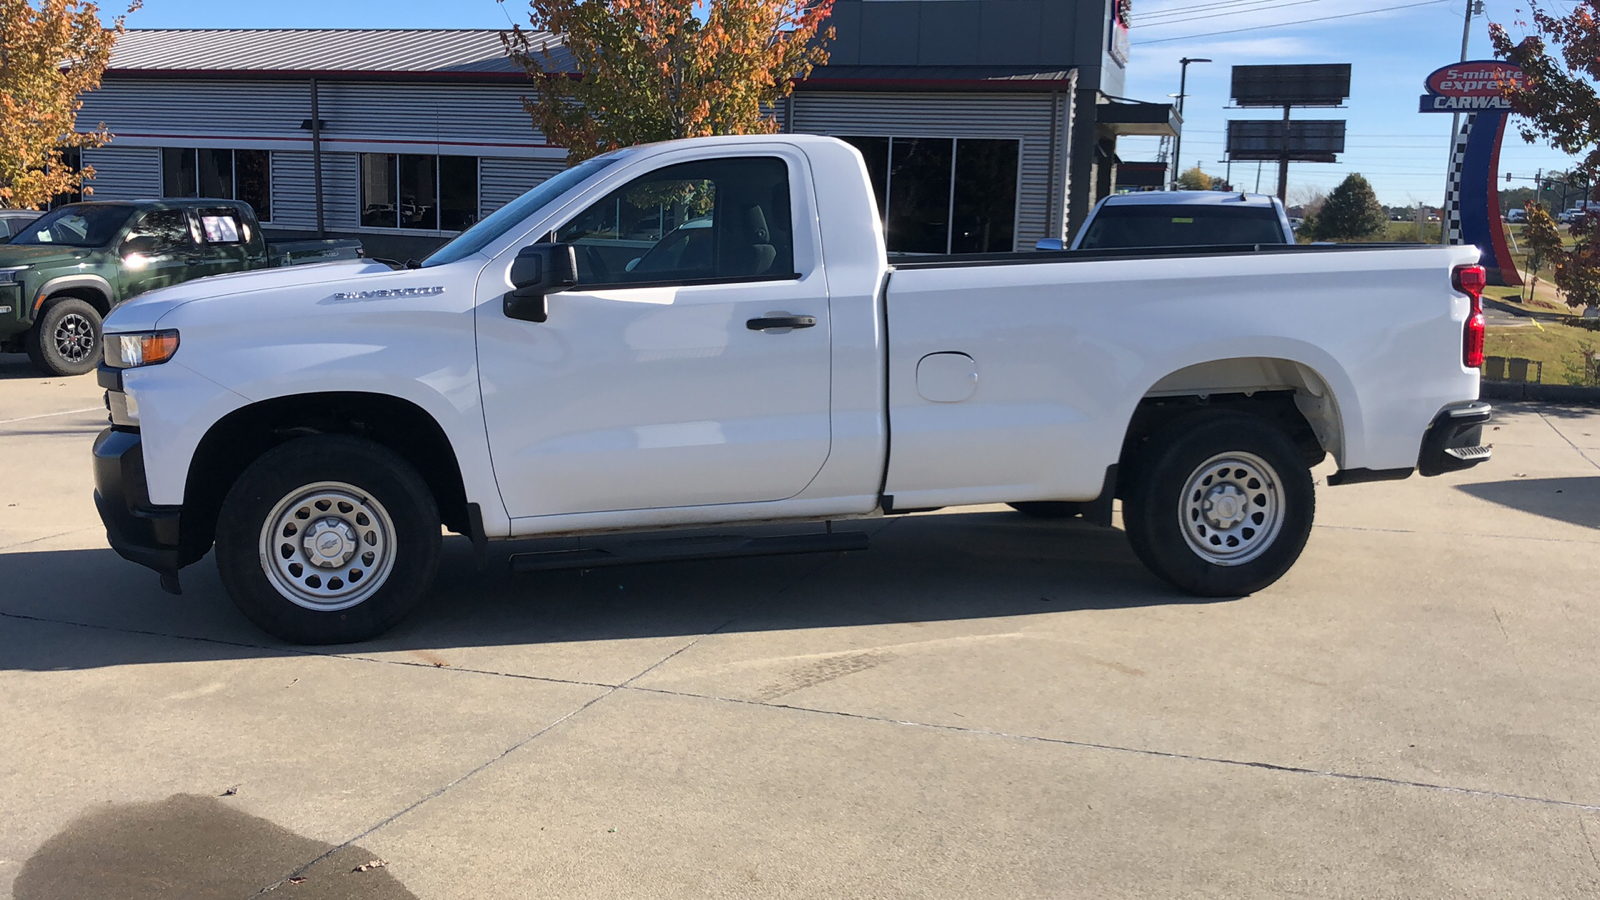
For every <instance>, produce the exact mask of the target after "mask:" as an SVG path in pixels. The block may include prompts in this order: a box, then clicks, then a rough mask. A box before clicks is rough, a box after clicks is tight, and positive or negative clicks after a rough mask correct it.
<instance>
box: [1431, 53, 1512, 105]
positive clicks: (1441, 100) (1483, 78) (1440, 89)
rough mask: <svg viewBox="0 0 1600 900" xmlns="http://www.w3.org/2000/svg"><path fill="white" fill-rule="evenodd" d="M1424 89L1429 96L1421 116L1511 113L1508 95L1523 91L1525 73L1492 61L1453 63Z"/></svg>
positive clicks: (1432, 77)
mask: <svg viewBox="0 0 1600 900" xmlns="http://www.w3.org/2000/svg"><path fill="white" fill-rule="evenodd" d="M1423 87H1425V88H1427V91H1428V92H1427V93H1426V94H1423V95H1422V101H1421V108H1420V109H1419V110H1418V112H1425V113H1429V112H1438V113H1460V112H1488V111H1498V112H1510V111H1511V101H1509V100H1507V99H1506V98H1505V91H1506V88H1508V87H1517V88H1520V87H1522V69H1521V68H1520V67H1518V66H1515V65H1513V64H1511V63H1508V62H1499V61H1497V60H1492V59H1487V60H1475V61H1473V62H1463V63H1453V64H1451V65H1448V66H1445V67H1444V68H1442V69H1435V70H1434V71H1433V74H1431V75H1429V76H1428V77H1427V78H1426V79H1425V80H1424V81H1423Z"/></svg>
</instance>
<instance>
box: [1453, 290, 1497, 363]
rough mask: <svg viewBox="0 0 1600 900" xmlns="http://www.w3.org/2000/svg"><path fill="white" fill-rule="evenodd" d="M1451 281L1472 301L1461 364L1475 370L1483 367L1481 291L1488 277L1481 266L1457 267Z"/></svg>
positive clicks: (1463, 341)
mask: <svg viewBox="0 0 1600 900" xmlns="http://www.w3.org/2000/svg"><path fill="white" fill-rule="evenodd" d="M1453 280H1454V282H1455V287H1456V290H1458V291H1460V292H1461V293H1463V294H1466V295H1467V297H1468V299H1470V300H1471V301H1472V311H1471V313H1469V314H1468V315H1467V328H1466V334H1465V336H1464V337H1463V340H1462V344H1461V364H1462V365H1464V366H1466V367H1467V368H1469V369H1477V368H1480V367H1482V366H1483V330H1484V324H1483V289H1484V288H1486V287H1488V286H1489V275H1488V273H1486V272H1484V270H1483V266H1457V267H1456V271H1455V278H1454V279H1453Z"/></svg>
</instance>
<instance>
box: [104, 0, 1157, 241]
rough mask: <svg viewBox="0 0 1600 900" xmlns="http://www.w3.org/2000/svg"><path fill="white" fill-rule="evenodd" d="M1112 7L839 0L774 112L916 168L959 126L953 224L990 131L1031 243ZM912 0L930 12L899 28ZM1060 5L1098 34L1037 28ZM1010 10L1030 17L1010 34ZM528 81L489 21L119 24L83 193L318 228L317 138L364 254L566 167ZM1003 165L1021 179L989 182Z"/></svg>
mask: <svg viewBox="0 0 1600 900" xmlns="http://www.w3.org/2000/svg"><path fill="white" fill-rule="evenodd" d="M891 6H892V7H893V9H892V10H890V9H889V7H891ZM1115 6H1116V4H1115V2H1114V0H1049V2H1045V0H969V2H961V3H953V2H948V0H894V2H892V3H887V2H882V0H840V2H839V3H838V5H837V6H836V8H835V26H836V28H837V29H838V32H839V37H838V40H837V41H836V42H835V44H834V45H833V60H832V61H831V64H830V65H829V66H827V67H825V68H822V69H819V70H817V71H816V72H815V73H813V75H812V77H811V78H810V79H808V80H807V81H805V82H802V83H800V84H799V85H797V89H796V91H795V94H794V96H793V97H792V99H791V100H789V101H787V102H786V103H784V104H782V105H781V106H780V107H779V108H778V109H775V110H774V111H773V113H774V115H775V117H777V118H778V120H779V121H780V122H782V124H783V127H784V129H785V130H792V131H799V132H807V133H817V134H830V135H838V136H841V137H846V138H853V139H861V140H865V141H881V142H883V143H884V145H885V146H886V147H888V148H890V149H889V150H887V151H886V153H889V154H892V156H893V160H892V161H893V165H888V164H887V163H888V160H886V167H885V173H884V175H883V179H884V180H885V181H886V182H892V181H893V180H894V179H905V178H909V177H913V176H911V175H909V174H907V172H908V171H909V170H908V169H906V167H905V166H903V165H901V163H902V159H901V155H902V151H903V150H904V149H905V148H908V147H910V148H915V147H916V146H918V141H921V142H922V146H924V147H926V146H927V142H928V141H932V142H933V144H934V145H938V144H939V143H941V142H943V141H945V140H948V141H950V144H949V145H948V148H949V149H947V150H946V151H944V152H946V153H947V154H948V155H949V156H950V158H951V160H952V162H951V164H950V169H951V171H950V174H949V175H948V176H945V177H946V178H947V181H948V187H947V188H946V187H944V186H940V187H939V189H940V190H948V191H949V192H950V194H949V196H950V202H949V207H950V213H949V215H948V216H947V217H946V218H947V221H946V222H945V223H944V224H943V226H937V223H935V224H936V226H937V227H944V228H946V229H947V232H948V234H949V235H950V237H948V238H947V239H946V241H947V244H948V243H949V242H953V241H955V240H956V237H955V235H956V234H957V232H958V231H960V229H961V226H960V224H959V223H958V222H956V220H955V219H956V208H957V199H958V196H959V195H961V192H962V191H963V190H966V191H967V194H969V195H970V194H972V192H973V190H974V188H972V187H970V186H966V187H964V185H965V182H964V181H962V179H963V178H965V179H967V180H970V178H971V173H968V174H967V175H964V176H960V177H958V175H960V173H958V172H957V170H956V165H955V162H954V160H955V159H956V157H957V156H959V155H960V154H961V153H962V152H963V151H962V148H963V147H968V146H970V147H974V148H981V149H985V150H987V151H988V152H990V153H993V152H996V148H999V152H1000V153H1001V158H1002V159H1003V161H1004V162H1005V163H1006V165H1004V166H1000V167H997V168H996V172H997V173H999V174H996V175H994V176H993V178H991V180H990V182H986V183H983V184H980V185H978V186H977V188H976V189H977V190H978V191H979V193H982V194H983V195H984V196H985V197H989V198H990V199H991V200H993V197H992V196H991V195H1009V196H1010V197H1011V199H1010V201H1009V202H1010V203H1011V209H1010V221H1008V222H1002V221H995V222H993V223H990V225H986V226H985V230H984V234H985V235H986V237H985V238H984V239H985V240H989V239H990V238H989V237H987V235H990V234H991V231H992V233H993V234H997V235H1000V237H998V238H994V239H995V240H1000V241H1002V242H1004V243H1008V244H1009V245H1010V247H1015V248H1019V249H1020V248H1026V247H1031V246H1032V244H1033V242H1034V241H1036V240H1037V239H1039V238H1043V237H1062V236H1065V235H1066V234H1067V233H1069V232H1070V230H1071V227H1072V226H1073V224H1075V222H1076V221H1078V220H1081V218H1082V215H1083V214H1084V213H1085V212H1086V211H1087V209H1088V208H1089V205H1090V204H1091V203H1092V202H1093V200H1094V199H1095V198H1096V196H1097V195H1098V194H1102V193H1105V192H1106V191H1108V190H1109V185H1110V166H1108V165H1105V160H1107V159H1114V145H1115V134H1116V133H1117V130H1118V126H1117V124H1116V122H1115V121H1111V120H1113V119H1114V118H1115V117H1114V116H1112V117H1107V116H1104V115H1103V114H1102V113H1103V111H1105V110H1108V109H1112V107H1113V104H1111V100H1112V99H1113V98H1111V97H1108V96H1107V95H1106V94H1105V93H1103V92H1102V90H1101V85H1102V83H1103V82H1108V75H1107V73H1110V72H1112V70H1115V71H1116V75H1115V77H1114V78H1110V79H1109V81H1110V82H1114V84H1112V86H1113V87H1114V88H1116V89H1118V90H1120V87H1121V79H1120V66H1119V65H1114V64H1113V63H1114V60H1110V58H1109V57H1108V56H1107V55H1106V52H1104V51H1099V50H1096V51H1095V52H1091V51H1090V49H1086V48H1102V47H1105V46H1107V45H1106V43H1105V41H1106V38H1105V35H1106V34H1109V33H1110V31H1111V29H1112V28H1113V26H1114V16H1115V15H1116V14H1117V13H1116V9H1115ZM1000 7H1006V9H1000ZM1024 7H1026V8H1024ZM1052 11H1054V12H1052ZM1062 11H1066V12H1062ZM890 12H893V13H894V14H893V15H887V14H888V13H890ZM956 13H962V14H965V15H969V16H970V17H972V21H970V22H967V21H964V20H961V19H960V16H956V17H955V18H951V16H952V15H953V14H956ZM1055 13H1062V15H1064V16H1065V18H1061V16H1058V15H1055ZM908 16H909V17H910V18H912V19H918V20H919V21H920V20H921V19H922V18H926V19H928V22H924V23H923V25H924V27H922V28H921V29H920V30H915V29H913V30H909V31H908V30H907V29H906V27H905V22H906V21H908V19H907V17H908ZM1019 16H1020V18H1019ZM1052 16H1054V18H1052ZM1056 19H1061V21H1059V22H1057V21H1056ZM1046 20H1049V21H1048V22H1047V21H1046ZM1050 22H1054V23H1055V24H1054V25H1050V24H1049V23H1050ZM930 23H933V24H936V25H937V27H932V26H931V25H930ZM1073 23H1079V24H1080V25H1082V26H1083V27H1084V28H1087V30H1088V31H1090V32H1093V34H1086V35H1079V36H1078V37H1077V38H1075V39H1074V40H1073V41H1067V42H1066V43H1065V44H1058V43H1052V42H1049V41H1044V40H1042V39H1041V38H1039V37H1038V35H1040V34H1046V33H1054V32H1050V30H1049V29H1050V28H1052V27H1053V28H1055V29H1056V31H1060V30H1061V29H1062V28H1066V29H1067V30H1068V31H1070V30H1071V28H1072V27H1076V26H1074V24H1073ZM1047 26H1048V27H1047ZM1006 29H1022V30H1023V31H1027V32H1029V33H1028V34H1027V35H1023V36H1022V39H1020V40H1008V39H1004V32H1005V31H1006ZM1063 33H1064V32H1063ZM908 35H910V37H908ZM1018 35H1021V32H1019V33H1018ZM1018 35H1013V37H1018ZM908 41H909V43H907V42H908ZM549 46H550V47H552V49H553V51H554V53H555V54H556V58H557V59H558V61H559V58H560V54H561V52H562V51H561V48H560V47H559V45H556V44H554V43H553V42H552V43H551V44H549ZM1063 46H1064V47H1067V48H1069V49H1068V50H1066V51H1060V50H1058V49H1057V48H1058V47H1063ZM1006 47H1009V48H1010V49H1009V51H1006V52H1002V51H1005V48H1006ZM864 48H873V49H871V50H867V49H864ZM1074 54H1077V56H1078V57H1079V58H1074V59H1061V57H1063V56H1068V57H1071V56H1074ZM531 87H532V82H531V81H530V80H529V79H528V77H527V75H526V74H525V73H524V72H523V71H522V70H521V69H520V68H519V67H517V66H516V65H514V64H513V63H512V62H511V61H510V60H508V59H507V58H506V57H505V53H504V49H503V47H502V44H501V39H500V35H499V32H496V31H381V30H375V31H346V30H232V31H204V30H194V31H130V32H128V33H127V34H126V35H125V36H124V37H123V38H122V39H121V40H120V41H119V43H118V44H117V48H116V51H115V54H114V56H113V58H112V61H111V65H110V66H109V68H108V69H107V72H106V75H105V79H104V83H103V85H102V87H101V89H99V90H97V91H95V92H93V93H91V94H88V95H86V96H85V97H84V98H83V99H84V105H83V110H82V112H81V113H80V122H82V123H84V124H85V125H86V126H87V125H90V124H96V123H104V124H105V125H106V127H107V128H108V129H109V130H110V131H111V133H112V134H113V135H115V138H114V140H113V141H112V142H111V143H110V144H108V145H107V146H105V147H102V148H98V149H94V150H86V151H84V152H83V157H82V159H83V163H84V164H85V165H88V166H92V167H93V168H94V170H95V178H94V180H93V181H92V182H89V185H90V187H92V189H93V195H94V196H95V197H99V198H106V199H123V198H138V197H152V196H162V195H164V194H165V195H175V196H182V195H190V196H193V195H195V194H197V193H208V194H209V193H216V192H223V193H225V194H226V195H227V196H238V198H239V199H248V200H251V201H252V202H253V203H255V204H256V205H257V206H258V209H259V210H260V211H261V212H263V213H264V214H263V216H262V219H263V221H264V222H265V223H267V224H268V226H269V228H271V229H272V230H274V231H277V232H279V233H283V232H293V233H305V232H314V231H316V230H317V229H318V226H319V203H318V200H319V190H318V182H319V179H318V175H317V169H318V166H317V158H318V157H319V156H320V159H321V167H320V168H321V177H320V200H321V203H320V220H321V221H320V225H321V227H322V228H323V229H324V230H326V231H329V232H335V233H340V234H348V235H358V236H360V237H362V239H363V240H364V241H366V242H367V243H368V244H369V247H371V248H373V252H374V253H375V255H394V256H403V255H418V254H422V253H425V252H427V250H428V249H429V248H430V247H431V246H435V245H437V244H438V243H439V242H440V241H442V240H443V239H445V238H448V237H449V236H450V235H452V234H454V233H456V232H457V231H459V230H460V228H463V227H466V225H467V224H469V223H470V222H471V221H473V220H475V219H476V218H478V217H481V216H483V215H487V214H489V213H490V212H493V211H494V210H495V209H497V208H499V207H500V206H502V205H504V204H505V203H507V202H509V201H510V200H512V199H513V198H515V197H516V196H517V195H519V194H521V193H522V192H523V191H526V190H527V189H529V188H531V187H533V186H534V185H536V184H538V183H539V182H540V181H542V180H544V179H545V178H548V177H550V176H551V175H552V174H554V173H556V172H559V171H560V170H561V169H562V168H563V166H564V165H565V156H566V153H565V150H564V149H563V148H561V147H555V146H551V145H550V144H549V143H548V142H547V141H546V140H545V138H544V136H543V135H541V134H539V133H538V131H537V130H536V129H535V127H534V125H533V121H532V118H531V117H530V116H529V114H528V113H527V112H526V111H525V110H524V108H523V97H524V96H525V95H526V94H528V93H529V92H530V89H531ZM1137 106H1139V107H1141V108H1142V109H1141V111H1140V113H1139V115H1138V116H1135V118H1138V119H1140V120H1141V122H1142V124H1140V125H1139V126H1138V127H1140V128H1144V129H1145V130H1144V131H1138V130H1126V129H1125V131H1127V133H1161V132H1160V129H1162V128H1172V127H1176V120H1175V118H1174V117H1172V116H1171V108H1170V107H1169V106H1166V105H1157V104H1137ZM313 108H315V109H316V115H315V116H313V114H312V110H313ZM313 118H315V119H316V120H317V121H316V122H313V121H312V120H313ZM1151 129H1154V131H1152V130H1151ZM1108 138H1109V143H1108ZM968 142H976V143H968ZM1004 142H1015V150H1014V153H1013V151H1012V150H1011V149H1009V146H1008V145H1007V144H1005V143H1004ZM934 149H935V150H938V149H939V148H938V147H937V146H935V147H934ZM1013 155H1014V160H1015V161H1014V163H1012V162H1011V159H1012V156H1013ZM939 158H941V159H942V157H939ZM1013 165H1014V169H1015V176H1014V182H1015V183H1014V185H1013V184H1004V183H1001V182H1003V181H1004V180H1005V179H1006V178H1007V177H1010V172H1011V171H1012V166H1013ZM891 171H892V172H893V173H894V174H889V173H890V172H891ZM247 172H250V173H260V174H259V176H249V175H247V174H245V173H247ZM980 174H981V173H980ZM249 177H254V178H255V181H253V182H252V183H251V184H250V185H248V186H247V185H246V184H245V181H246V179H247V178H249ZM879 188H880V192H881V193H884V196H886V197H887V196H889V189H888V188H886V187H884V186H883V185H879ZM1097 188H1098V190H1097ZM233 192H237V194H235V193H233ZM998 202H1000V203H1004V202H1006V201H1005V198H1004V196H1000V200H999V201H998ZM935 206H936V204H935ZM930 208H933V207H930ZM996 208H998V207H996ZM990 218H991V219H995V220H998V219H1001V218H1003V217H1002V216H1000V215H994V216H990ZM991 225H992V228H991ZM969 230H970V229H969ZM892 241H893V238H891V242H892ZM986 249H998V247H995V246H988V247H986ZM1007 249H1009V247H1007Z"/></svg>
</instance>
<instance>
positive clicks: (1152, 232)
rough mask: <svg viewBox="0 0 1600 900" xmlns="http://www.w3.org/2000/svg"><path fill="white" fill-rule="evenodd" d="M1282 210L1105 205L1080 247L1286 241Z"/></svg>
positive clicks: (1113, 248) (1207, 244)
mask: <svg viewBox="0 0 1600 900" xmlns="http://www.w3.org/2000/svg"><path fill="white" fill-rule="evenodd" d="M1282 243H1285V241H1284V234H1283V224H1282V223H1281V222H1280V221H1279V220H1278V211H1277V210H1276V209H1274V208H1272V207H1265V206H1236V207H1227V206H1208V205H1200V204H1194V205H1173V206H1158V205H1154V204H1151V205H1137V204H1130V205H1128V206H1111V205H1107V206H1102V207H1100V210H1099V211H1098V212H1096V213H1095V215H1094V219H1093V220H1092V221H1090V222H1089V227H1088V229H1087V230H1086V231H1085V232H1084V235H1083V241H1082V242H1081V243H1079V245H1078V247H1079V249H1081V250H1121V249H1129V248H1136V247H1203V246H1218V245H1224V244H1282Z"/></svg>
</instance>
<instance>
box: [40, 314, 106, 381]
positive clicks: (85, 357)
mask: <svg viewBox="0 0 1600 900" xmlns="http://www.w3.org/2000/svg"><path fill="white" fill-rule="evenodd" d="M100 344H101V341H100V313H99V311H98V310H96V309H95V308H94V307H93V306H90V305H89V301H87V300H82V299H79V298H77V297H57V298H55V299H53V300H48V301H46V302H45V305H44V308H42V309H41V310H39V318H38V319H37V320H35V321H34V323H33V328H32V329H31V330H29V331H28V338H27V350H28V359H30V360H32V361H33V365H34V368H36V369H38V370H39V371H40V372H43V373H44V374H46V375H55V376H62V375H82V374H83V373H85V372H89V371H92V370H93V369H94V367H95V366H98V365H99V364H100V354H101V352H102V348H101V346H100Z"/></svg>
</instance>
